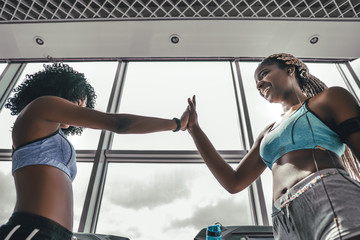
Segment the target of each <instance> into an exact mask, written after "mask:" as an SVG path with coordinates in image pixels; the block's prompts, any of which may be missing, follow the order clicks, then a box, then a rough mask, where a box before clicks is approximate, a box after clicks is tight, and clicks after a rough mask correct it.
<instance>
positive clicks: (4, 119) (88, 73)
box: [0, 62, 117, 150]
mask: <svg viewBox="0 0 360 240" xmlns="http://www.w3.org/2000/svg"><path fill="white" fill-rule="evenodd" d="M43 64H44V63H29V64H28V65H27V66H26V68H25V69H24V71H23V73H22V75H21V76H20V78H19V81H18V83H17V84H16V86H17V85H18V84H20V83H22V82H23V80H24V79H25V75H26V74H32V73H34V72H37V71H40V70H42V69H43ZM47 64H48V63H47ZM68 64H69V65H70V66H71V67H73V68H74V69H75V70H77V71H78V72H83V73H84V74H85V77H86V78H87V79H88V81H89V82H90V84H91V85H92V86H93V87H94V89H95V92H96V94H97V96H98V97H97V99H96V106H95V109H97V110H100V111H106V108H107V104H108V101H109V96H110V92H111V88H112V84H113V81H114V78H115V73H116V68H117V62H91V63H68ZM15 119H16V117H14V116H11V115H10V111H9V110H8V109H6V108H4V109H3V110H2V111H1V113H0V124H1V126H3V127H2V128H0V134H1V136H3V137H1V139H0V148H11V127H12V125H13V123H14V121H15ZM99 136H100V130H93V129H85V131H84V132H83V134H82V137H81V138H79V137H78V136H69V140H70V141H71V142H72V144H73V145H74V147H75V149H77V150H79V149H96V148H97V145H98V139H99Z"/></svg>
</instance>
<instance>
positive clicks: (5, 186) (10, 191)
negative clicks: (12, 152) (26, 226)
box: [0, 161, 16, 226]
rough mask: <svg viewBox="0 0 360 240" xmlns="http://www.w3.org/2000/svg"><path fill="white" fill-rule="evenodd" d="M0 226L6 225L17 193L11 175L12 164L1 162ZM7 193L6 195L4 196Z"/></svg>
mask: <svg viewBox="0 0 360 240" xmlns="http://www.w3.org/2000/svg"><path fill="white" fill-rule="evenodd" d="M0 192H1V193H2V194H0V204H1V208H0V226H1V225H2V224H4V223H6V222H7V221H8V220H9V218H10V216H11V214H12V212H13V210H14V207H15V201H16V192H15V185H14V179H13V177H12V174H11V162H10V161H6V162H5V161H0ZM4 193H5V194H4Z"/></svg>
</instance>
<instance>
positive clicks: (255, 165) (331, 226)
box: [188, 53, 360, 240]
mask: <svg viewBox="0 0 360 240" xmlns="http://www.w3.org/2000/svg"><path fill="white" fill-rule="evenodd" d="M255 80H256V88H257V90H258V91H259V94H260V96H261V97H263V98H265V99H266V100H267V101H268V102H270V103H279V104H281V105H282V106H283V109H284V113H283V114H282V116H281V118H280V119H279V120H278V121H277V122H275V123H273V124H271V125H269V126H268V127H266V128H265V130H264V131H263V132H262V133H261V134H260V135H259V137H258V138H257V140H256V141H255V143H254V144H253V146H252V148H251V149H250V151H249V152H248V153H247V154H246V156H244V158H243V159H242V160H241V162H240V163H239V165H238V166H237V168H236V169H233V168H232V167H231V166H230V165H229V164H227V162H225V161H224V159H223V158H222V157H221V156H220V155H219V154H218V153H217V151H216V149H215V148H214V147H213V145H212V144H211V142H210V140H209V139H208V138H207V136H206V135H205V133H204V132H203V131H202V130H201V128H200V126H199V122H198V118H197V113H196V103H195V96H194V97H193V98H192V99H188V102H189V110H190V116H189V123H188V131H189V133H190V135H191V136H192V138H193V139H194V142H195V144H196V146H197V148H198V150H199V152H200V154H201V155H202V157H203V159H204V161H205V163H206V165H207V166H208V168H209V169H210V171H211V172H212V173H213V175H214V176H215V177H216V179H217V180H218V181H219V183H220V184H221V185H222V186H223V187H224V188H225V189H226V190H228V191H229V192H230V193H233V194H234V193H237V192H240V191H242V190H243V189H245V188H246V187H247V186H249V185H250V184H251V183H252V182H253V181H254V180H256V179H257V178H258V177H259V176H260V175H261V173H262V172H263V171H264V170H265V169H266V167H268V168H269V169H270V170H271V171H272V176H273V209H272V223H273V232H274V237H275V239H281V240H295V239H298V240H335V239H340V240H342V239H352V240H355V239H360V207H359V204H360V182H359V180H360V175H359V169H360V168H359V161H357V160H356V159H355V158H354V157H353V154H354V155H355V156H356V157H357V158H358V159H359V158H360V108H359V105H358V103H357V101H356V99H355V97H354V96H352V95H351V94H350V93H349V92H348V91H347V90H345V89H343V88H340V87H331V88H327V87H326V86H325V84H324V83H323V82H321V81H320V80H319V79H317V78H316V77H314V76H313V75H311V74H310V73H309V70H308V68H307V66H306V65H305V64H304V63H303V62H302V61H301V60H299V59H298V58H296V57H294V56H293V55H290V54H286V53H280V54H273V55H271V56H269V57H267V58H265V59H264V60H263V61H262V62H261V63H260V65H259V66H258V67H257V69H256V71H255ZM349 149H351V150H352V152H351V151H350V150H349ZM352 153H353V154H352ZM239 214H240V213H239Z"/></svg>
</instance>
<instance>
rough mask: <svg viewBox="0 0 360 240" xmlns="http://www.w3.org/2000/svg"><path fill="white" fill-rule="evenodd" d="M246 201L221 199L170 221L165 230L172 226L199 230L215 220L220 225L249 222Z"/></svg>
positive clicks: (249, 217)
mask: <svg viewBox="0 0 360 240" xmlns="http://www.w3.org/2000/svg"><path fill="white" fill-rule="evenodd" d="M248 208H249V206H248V204H247V203H246V202H242V203H240V202H237V201H234V198H230V199H221V200H219V201H218V202H216V203H215V204H211V205H210V204H209V205H206V206H203V207H199V208H197V209H196V210H195V211H194V213H193V215H192V216H191V217H189V218H185V219H176V220H173V221H171V222H170V224H169V225H168V226H167V227H166V228H165V230H170V229H173V228H189V227H190V228H196V229H199V231H200V230H201V229H202V228H205V227H207V226H209V225H212V224H214V223H216V222H220V223H221V224H222V225H224V226H226V225H243V224H249V222H250V221H251V216H250V214H249V212H250V211H249V210H248Z"/></svg>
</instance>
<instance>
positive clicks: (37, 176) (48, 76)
mask: <svg viewBox="0 0 360 240" xmlns="http://www.w3.org/2000/svg"><path fill="white" fill-rule="evenodd" d="M44 68H45V69H44V70H42V71H39V72H37V73H35V74H32V75H27V76H26V79H25V81H24V82H23V83H22V84H21V85H19V86H18V87H17V88H16V89H14V90H13V91H14V92H15V94H14V96H13V97H11V98H9V99H8V102H7V104H6V107H7V108H9V109H10V110H11V114H12V115H18V116H17V118H16V120H15V123H14V125H13V129H12V140H13V155H12V172H13V176H14V180H15V187H16V193H17V198H16V204H15V208H14V212H13V215H12V216H11V217H10V219H9V221H8V222H7V223H6V224H4V225H2V226H1V227H0V239H2V240H3V239H5V240H14V239H16V240H23V239H24V240H25V239H26V240H30V239H31V240H44V239H53V240H70V239H72V238H73V234H72V228H73V226H72V224H73V194H72V181H73V179H74V178H75V175H76V160H75V150H74V148H73V146H72V145H71V143H70V142H69V141H68V140H67V138H66V136H67V135H69V134H72V135H73V134H81V132H82V127H86V128H93V129H103V130H108V131H112V132H115V133H119V134H126V133H139V134H141V133H152V132H159V131H169V130H173V131H179V130H180V129H181V130H185V129H186V125H187V121H188V112H187V111H186V112H185V113H184V114H183V116H182V117H181V119H178V118H173V119H161V118H154V117H146V116H137V115H131V114H110V113H105V112H101V111H96V110H94V109H93V108H94V105H95V99H96V95H95V92H94V89H93V87H92V86H91V85H90V84H89V83H88V82H87V80H86V78H85V76H84V74H82V73H79V72H77V71H75V70H73V69H72V68H71V67H70V66H68V65H66V64H61V63H55V64H53V65H44Z"/></svg>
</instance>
